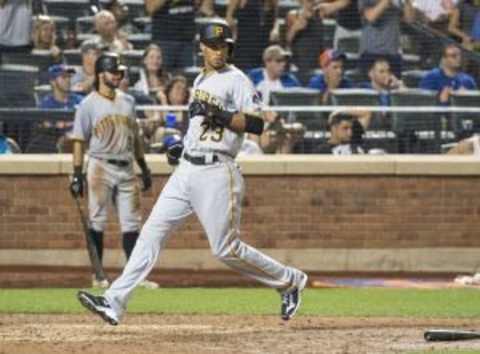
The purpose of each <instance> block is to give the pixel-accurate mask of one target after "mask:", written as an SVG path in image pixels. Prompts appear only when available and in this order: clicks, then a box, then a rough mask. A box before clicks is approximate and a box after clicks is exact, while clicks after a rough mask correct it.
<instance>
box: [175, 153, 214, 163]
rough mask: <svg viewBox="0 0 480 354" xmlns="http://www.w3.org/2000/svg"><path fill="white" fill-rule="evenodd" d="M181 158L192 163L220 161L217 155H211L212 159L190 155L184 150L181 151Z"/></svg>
mask: <svg viewBox="0 0 480 354" xmlns="http://www.w3.org/2000/svg"><path fill="white" fill-rule="evenodd" d="M183 158H184V159H185V160H187V161H188V162H190V163H192V164H194V165H211V164H212V163H215V162H218V161H220V159H219V158H218V156H217V155H213V157H212V159H211V160H209V159H207V157H206V156H192V155H189V154H187V153H186V152H185V153H183ZM208 160H209V161H208Z"/></svg>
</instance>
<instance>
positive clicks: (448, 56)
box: [420, 44, 477, 104]
mask: <svg viewBox="0 0 480 354" xmlns="http://www.w3.org/2000/svg"><path fill="white" fill-rule="evenodd" d="M461 69H462V51H461V50H460V48H458V47H457V46H456V45H455V44H448V45H447V46H445V48H444V49H443V51H442V59H441V63H440V66H439V67H438V68H435V69H433V70H431V71H429V72H428V73H427V74H426V75H425V76H424V77H423V79H422V81H421V82H420V88H422V89H426V90H433V91H437V92H438V100H439V102H440V103H441V104H448V102H449V99H450V94H451V93H452V92H455V91H458V90H476V89H477V84H476V83H475V80H474V78H473V77H471V76H470V75H468V74H466V73H464V72H462V71H461Z"/></svg>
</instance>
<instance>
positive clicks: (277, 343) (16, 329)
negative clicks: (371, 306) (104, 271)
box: [0, 315, 480, 354]
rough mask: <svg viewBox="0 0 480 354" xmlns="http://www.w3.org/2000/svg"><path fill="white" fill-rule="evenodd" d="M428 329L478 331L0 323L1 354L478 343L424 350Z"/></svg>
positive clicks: (50, 320) (315, 324) (226, 322)
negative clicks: (424, 332)
mask: <svg viewBox="0 0 480 354" xmlns="http://www.w3.org/2000/svg"><path fill="white" fill-rule="evenodd" d="M430 327H458V328H463V329H471V328H480V319H476V320H445V319H443V320H433V319H430V320H411V319H397V318H321V317H308V316H299V317H297V318H295V319H294V320H292V321H291V322H289V323H283V322H282V321H281V320H280V319H279V318H278V317H274V316H183V315H182V316H171V315H169V316H162V315H129V316H128V317H127V318H125V321H124V322H123V323H122V324H121V325H119V326H117V327H112V326H108V325H106V324H103V322H101V320H100V319H98V318H96V317H93V316H91V315H0V353H1V354H7V353H8V354H20V353H21V354H27V353H28V354H31V353H36V354H47V353H48V354H57V353H58V354H59V353H62V354H64V353H68V354H77V353H79V354H80V353H81V354H93V353H108V354H112V353H119V354H127V353H128V354H132V353H149V354H150V353H156V354H158V353H172V354H214V353H215V354H219V353H221V354H229V353H235V354H247V353H248V354H254V353H258V354H260V353H261V354H265V353H275V354H279V353H282V354H283V353H302V354H303V353H329V354H335V353H338V354H340V353H341V354H346V353H352V354H353V353H355V354H367V353H368V354H376V353H405V352H410V351H415V350H434V349H436V350H440V349H478V350H479V351H480V341H465V342H456V343H436V344H431V343H426V342H425V341H424V340H423V337H422V335H423V331H424V330H425V329H426V328H430Z"/></svg>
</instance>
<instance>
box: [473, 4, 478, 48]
mask: <svg viewBox="0 0 480 354" xmlns="http://www.w3.org/2000/svg"><path fill="white" fill-rule="evenodd" d="M479 6H480V4H479ZM472 40H473V42H474V43H473V49H474V50H475V51H480V9H478V10H477V11H476V13H475V18H474V20H473V24H472Z"/></svg>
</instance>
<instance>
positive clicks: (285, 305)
mask: <svg viewBox="0 0 480 354" xmlns="http://www.w3.org/2000/svg"><path fill="white" fill-rule="evenodd" d="M307 280H308V276H307V275H306V274H303V276H302V279H301V281H300V284H299V285H298V286H296V287H295V288H293V289H292V290H289V291H284V292H282V293H281V294H280V296H281V297H282V320H284V321H288V320H289V319H291V318H292V317H293V316H295V314H296V313H297V310H298V308H299V307H300V304H301V303H302V291H303V289H304V288H305V286H306V285H307Z"/></svg>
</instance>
